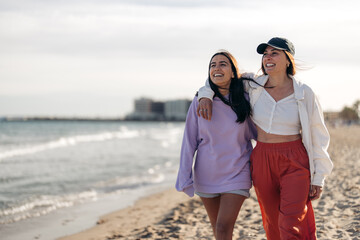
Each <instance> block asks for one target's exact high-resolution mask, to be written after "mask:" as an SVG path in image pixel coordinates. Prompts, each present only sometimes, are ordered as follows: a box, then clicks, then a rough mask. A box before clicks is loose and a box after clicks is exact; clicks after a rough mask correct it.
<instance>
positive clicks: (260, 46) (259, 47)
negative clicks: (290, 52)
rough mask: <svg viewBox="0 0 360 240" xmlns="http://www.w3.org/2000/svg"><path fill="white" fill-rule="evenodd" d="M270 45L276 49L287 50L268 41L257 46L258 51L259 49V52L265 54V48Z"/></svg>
mask: <svg viewBox="0 0 360 240" xmlns="http://www.w3.org/2000/svg"><path fill="white" fill-rule="evenodd" d="M268 46H271V47H273V48H276V49H279V50H285V51H286V49H284V48H280V47H277V46H274V45H271V44H268V43H261V44H260V45H259V46H258V47H257V49H256V51H257V52H258V53H259V54H264V52H265V49H266V48H267V47H268Z"/></svg>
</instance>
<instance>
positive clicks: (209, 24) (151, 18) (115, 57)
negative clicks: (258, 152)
mask: <svg viewBox="0 0 360 240" xmlns="http://www.w3.org/2000/svg"><path fill="white" fill-rule="evenodd" d="M359 12H360V1H358V0H343V1H334V0H318V1H313V0H301V1H299V0H294V1H287V0H274V1H267V0H246V1H243V0H222V1H218V0H216V1H215V0H87V1H86V0H13V1H8V0H0V116H67V117H84V116H86V117H122V116H124V115H126V114H128V113H130V112H131V111H132V110H133V101H134V99H136V98H140V97H148V98H152V99H154V100H156V101H166V100H173V99H183V98H187V99H192V98H193V97H194V94H195V93H196V91H197V90H198V88H199V87H201V86H202V85H203V84H204V82H205V79H206V77H207V73H208V63H209V61H210V57H211V56H212V55H213V54H214V53H215V52H216V51H218V50H219V49H226V50H228V51H230V52H231V53H232V54H233V55H234V56H235V57H236V59H237V60H238V63H239V67H240V69H241V71H243V72H258V71H259V69H260V64H261V55H259V54H257V53H256V47H257V46H258V45H259V44H260V43H262V42H267V41H268V40H269V39H270V38H272V37H275V36H278V37H286V38H288V39H289V40H290V41H292V42H293V44H294V45H295V51H296V54H295V60H296V63H297V64H298V65H299V67H300V68H302V69H303V70H299V71H298V73H297V74H296V76H297V77H298V78H299V79H300V80H301V81H302V82H304V83H306V84H308V85H309V86H310V87H311V88H312V89H313V90H314V91H315V93H316V94H317V96H318V97H319V100H320V103H321V105H322V107H323V109H324V110H325V111H339V110H341V109H342V108H343V107H344V106H345V105H347V106H351V105H352V104H353V103H354V102H355V101H356V100H357V99H360V94H359V90H360V77H359V76H357V75H356V73H357V71H358V70H360V30H359V29H360V14H359Z"/></svg>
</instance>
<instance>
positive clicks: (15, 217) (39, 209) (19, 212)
mask: <svg viewBox="0 0 360 240" xmlns="http://www.w3.org/2000/svg"><path fill="white" fill-rule="evenodd" d="M97 197H98V193H97V192H96V191H94V190H91V191H85V192H81V193H78V194H69V195H65V196H48V195H43V196H40V197H38V198H35V199H32V200H30V201H29V202H26V203H23V204H20V205H18V206H13V207H10V208H6V209H3V210H0V224H8V223H12V222H17V221H20V220H24V219H27V218H32V217H38V216H42V215H45V214H48V213H50V212H52V211H55V210H57V209H59V208H64V207H71V206H74V205H75V204H79V203H83V202H85V201H95V200H97Z"/></svg>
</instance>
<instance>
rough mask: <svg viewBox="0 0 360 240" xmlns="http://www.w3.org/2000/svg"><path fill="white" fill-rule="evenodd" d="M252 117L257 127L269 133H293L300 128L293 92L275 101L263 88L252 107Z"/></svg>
mask: <svg viewBox="0 0 360 240" xmlns="http://www.w3.org/2000/svg"><path fill="white" fill-rule="evenodd" d="M252 119H253V121H254V123H255V124H256V125H257V126H258V127H260V128H261V129H262V130H264V131H265V132H267V133H271V134H278V135H295V134H299V133H300V129H301V124H300V116H299V110H298V106H297V103H296V99H295V97H294V94H291V95H290V96H287V97H286V98H283V99H281V100H280V101H278V102H276V101H275V100H274V98H273V97H271V95H270V94H269V93H268V92H267V91H266V90H265V89H264V90H263V91H262V93H261V95H260V96H259V99H258V100H257V101H256V103H255V105H254V107H253V114H252Z"/></svg>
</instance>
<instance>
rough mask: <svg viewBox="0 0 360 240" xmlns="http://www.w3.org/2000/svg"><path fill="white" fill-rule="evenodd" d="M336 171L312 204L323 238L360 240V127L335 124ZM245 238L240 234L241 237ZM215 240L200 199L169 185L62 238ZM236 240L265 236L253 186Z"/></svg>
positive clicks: (332, 148) (332, 149)
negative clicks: (318, 198) (165, 188)
mask: <svg viewBox="0 0 360 240" xmlns="http://www.w3.org/2000/svg"><path fill="white" fill-rule="evenodd" d="M329 131H330V133H331V137H332V139H331V144H330V148H329V153H330V156H331V157H332V160H333V162H334V165H335V167H334V170H333V173H332V174H331V176H330V177H328V179H327V180H326V186H325V188H324V193H323V195H322V198H321V199H320V200H317V201H314V202H313V206H314V210H315V215H316V222H317V235H318V237H319V239H360V233H359V232H360V210H359V209H360V189H359V184H360V174H359V172H360V166H359V165H360V164H359V162H360V161H359V160H360V149H359V146H358V143H359V142H360V126H351V127H346V126H342V127H338V128H330V129H329ZM240 236H241V237H240ZM199 238H201V239H213V237H212V230H211V227H210V223H209V220H208V218H207V215H206V211H205V209H204V207H203V206H202V203H201V201H200V199H199V198H198V197H194V198H189V197H188V196H187V195H185V194H184V193H179V192H176V190H175V189H169V190H166V191H163V192H160V193H157V194H154V195H150V196H147V197H144V198H141V199H139V200H138V201H137V202H136V203H135V205H133V206H130V207H127V208H125V209H121V210H119V211H115V212H112V213H110V214H107V215H104V216H102V217H100V218H99V220H98V221H97V224H96V225H95V226H94V227H92V228H90V229H88V230H85V231H82V232H80V233H77V234H74V235H69V236H64V237H62V238H59V240H73V239H77V240H81V239H88V240H90V239H91V240H102V239H103V240H105V239H199ZM234 239H257V240H260V239H266V237H265V232H264V230H263V227H262V221H261V214H260V209H259V206H258V204H257V200H256V196H255V193H254V190H253V189H251V197H250V198H249V199H247V200H246V201H245V202H244V205H243V207H242V209H241V211H240V213H239V216H238V219H237V222H236V224H235V229H234Z"/></svg>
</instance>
